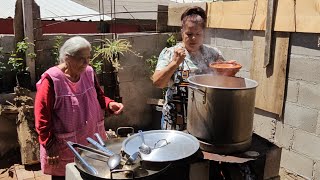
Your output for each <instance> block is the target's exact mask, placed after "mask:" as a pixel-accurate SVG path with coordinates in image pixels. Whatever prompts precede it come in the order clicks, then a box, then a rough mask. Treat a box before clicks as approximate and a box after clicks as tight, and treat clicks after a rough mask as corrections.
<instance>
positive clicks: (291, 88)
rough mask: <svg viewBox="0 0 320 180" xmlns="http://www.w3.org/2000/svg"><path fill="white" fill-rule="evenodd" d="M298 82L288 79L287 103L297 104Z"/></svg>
mask: <svg viewBox="0 0 320 180" xmlns="http://www.w3.org/2000/svg"><path fill="white" fill-rule="evenodd" d="M298 93H299V81H295V80H292V79H289V81H288V88H287V101H289V102H298Z"/></svg>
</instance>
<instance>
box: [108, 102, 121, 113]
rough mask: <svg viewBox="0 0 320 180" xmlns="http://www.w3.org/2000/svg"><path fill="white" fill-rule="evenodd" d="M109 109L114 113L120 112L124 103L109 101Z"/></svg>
mask: <svg viewBox="0 0 320 180" xmlns="http://www.w3.org/2000/svg"><path fill="white" fill-rule="evenodd" d="M109 109H110V110H111V111H112V112H113V113H114V114H120V113H121V112H122V110H123V104H122V103H118V102H110V103H109Z"/></svg>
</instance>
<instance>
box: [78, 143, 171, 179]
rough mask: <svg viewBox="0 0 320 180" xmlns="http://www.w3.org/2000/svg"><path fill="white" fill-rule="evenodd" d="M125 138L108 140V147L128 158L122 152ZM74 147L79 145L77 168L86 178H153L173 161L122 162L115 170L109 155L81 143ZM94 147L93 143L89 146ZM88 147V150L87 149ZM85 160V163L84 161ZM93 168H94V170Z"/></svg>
mask: <svg viewBox="0 0 320 180" xmlns="http://www.w3.org/2000/svg"><path fill="white" fill-rule="evenodd" d="M123 140H125V138H115V139H109V140H107V141H106V142H105V143H106V147H107V148H108V149H110V150H111V151H113V152H115V153H121V156H122V157H123V158H124V159H126V158H127V156H128V155H126V154H124V153H123V152H121V145H122V141H123ZM74 147H78V153H79V155H80V156H81V158H80V159H79V158H75V164H76V167H77V169H78V170H79V171H80V172H81V175H82V176H84V179H92V178H94V179H141V178H143V179H149V178H150V179H151V178H153V177H156V176H158V175H161V173H162V172H164V171H166V169H167V168H168V167H169V166H170V165H171V163H168V162H165V163H153V162H147V161H140V162H137V163H135V164H132V165H125V163H124V162H121V164H120V166H119V167H118V168H117V169H115V170H110V168H109V167H108V165H107V161H108V158H109V157H108V155H107V154H105V153H103V152H101V151H99V150H95V152H90V151H91V150H90V151H88V149H86V148H83V147H82V146H81V145H80V147H79V144H74ZM87 147H89V148H93V146H92V145H89V146H87ZM85 149H86V150H85ZM83 161H84V162H85V164H84V163H83ZM88 165H89V168H88ZM92 169H93V170H92Z"/></svg>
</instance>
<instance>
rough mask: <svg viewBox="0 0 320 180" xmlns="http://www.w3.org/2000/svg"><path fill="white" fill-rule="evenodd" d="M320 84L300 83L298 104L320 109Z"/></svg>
mask: <svg viewBox="0 0 320 180" xmlns="http://www.w3.org/2000/svg"><path fill="white" fill-rule="evenodd" d="M319 102H320V84H313V83H307V82H302V81H301V82H300V88H299V96H298V103H299V104H301V105H303V106H306V107H311V108H316V109H320V103H319Z"/></svg>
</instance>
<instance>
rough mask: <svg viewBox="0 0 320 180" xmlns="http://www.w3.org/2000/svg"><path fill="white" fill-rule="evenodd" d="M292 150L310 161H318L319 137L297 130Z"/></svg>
mask: <svg viewBox="0 0 320 180" xmlns="http://www.w3.org/2000/svg"><path fill="white" fill-rule="evenodd" d="M292 149H294V150H295V151H296V152H299V153H300V154H305V155H306V156H308V157H310V158H311V159H316V160H320V150H319V149H320V137H318V136H316V135H314V134H311V133H308V132H306V131H303V130H300V129H298V130H296V131H295V132H294V139H293V145H292Z"/></svg>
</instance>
